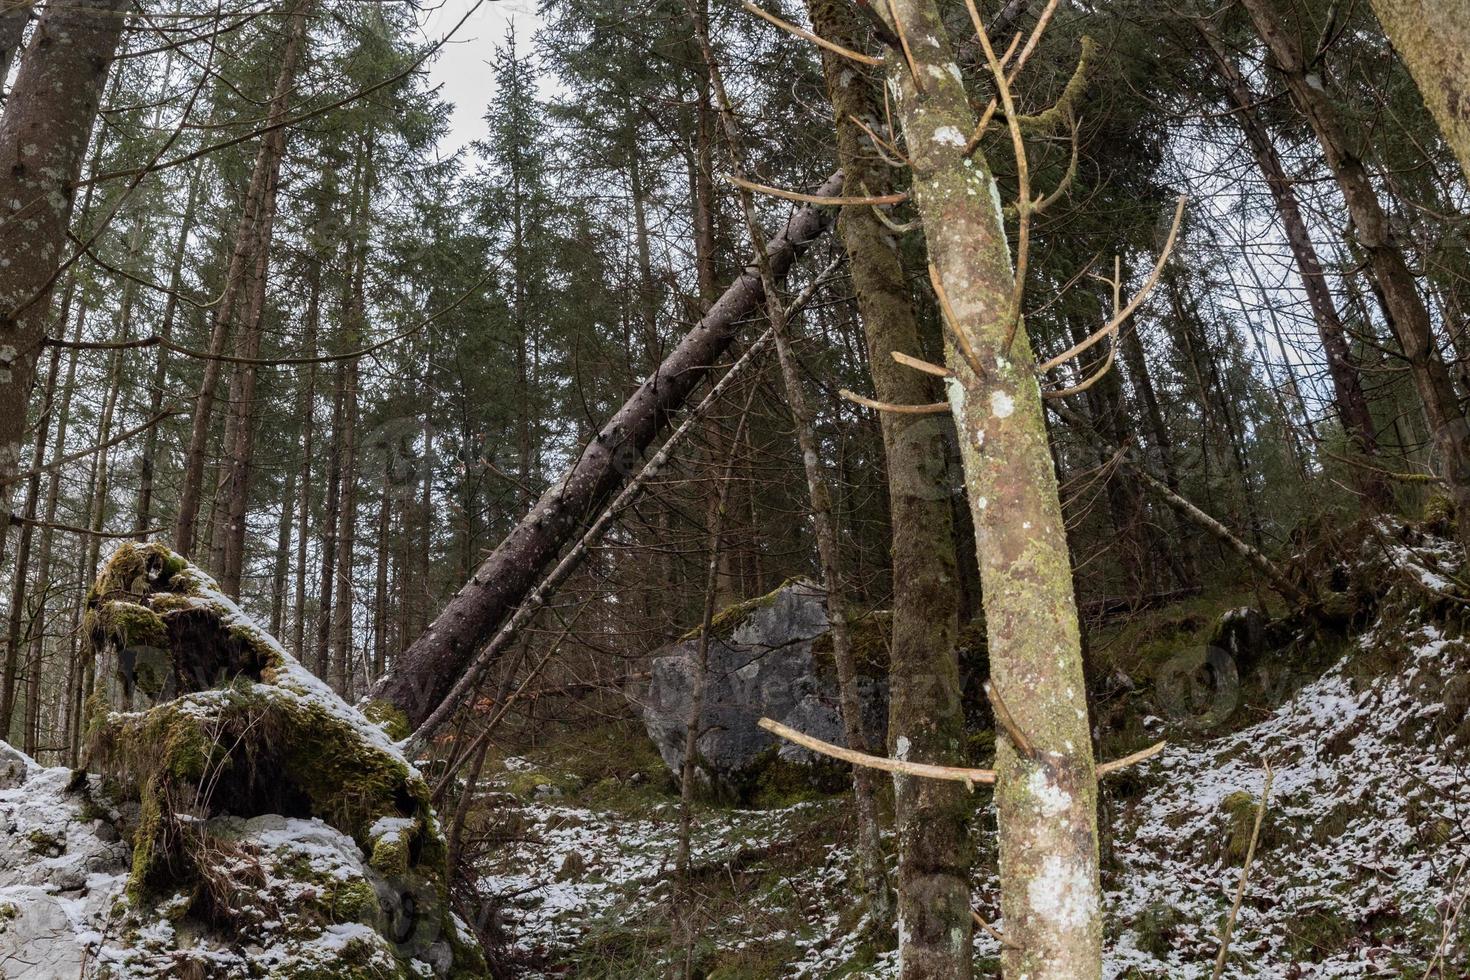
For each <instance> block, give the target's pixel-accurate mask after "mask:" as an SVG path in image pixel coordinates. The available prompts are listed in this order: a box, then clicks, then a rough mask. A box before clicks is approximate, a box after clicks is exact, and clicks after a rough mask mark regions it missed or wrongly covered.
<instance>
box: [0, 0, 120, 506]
mask: <svg viewBox="0 0 1470 980" xmlns="http://www.w3.org/2000/svg"><path fill="white" fill-rule="evenodd" d="M125 6H126V5H125V4H124V3H123V2H122V0H75V2H70V3H64V4H56V5H54V6H48V7H47V8H46V12H45V14H43V15H42V17H41V21H40V23H39V24H37V25H36V30H35V32H34V33H33V34H32V36H31V42H30V54H29V55H28V56H27V57H26V58H25V60H24V61H23V62H22V63H21V68H20V74H19V75H18V76H17V77H16V80H15V88H14V89H13V90H12V92H11V95H10V99H9V100H8V101H7V103H6V111H5V114H4V117H3V118H0V160H5V161H6V165H5V167H4V168H3V169H0V200H3V201H6V202H10V205H11V206H8V207H7V208H6V209H5V214H4V217H3V218H0V255H4V256H5V260H6V261H5V263H4V266H3V267H0V517H8V516H9V514H10V490H11V484H12V483H14V481H15V474H16V471H17V469H18V467H19V464H20V444H21V439H22V438H23V437H24V435H25V427H26V407H27V405H28V404H29V402H30V394H31V385H32V382H33V381H34V378H35V372H36V357H37V354H38V353H39V351H40V347H41V340H42V338H43V337H44V336H45V334H46V326H47V323H48V321H49V318H50V314H51V290H52V286H53V285H54V282H55V279H56V274H57V270H58V269H59V268H60V266H61V264H62V262H63V261H64V257H65V255H66V254H67V253H68V251H69V250H70V244H69V243H68V241H67V230H68V224H69V222H70V220H71V213H72V197H73V194H72V192H73V187H74V185H75V184H76V181H77V179H78V177H79V176H80V175H81V168H82V158H83V156H84V155H85V154H86V151H87V144H88V140H89V136H90V134H91V132H92V123H93V121H94V120H95V119H96V117H97V107H98V103H99V101H100V99H101V97H102V88H103V83H104V82H105V81H106V79H107V73H108V69H109V68H110V67H111V65H112V58H113V55H114V54H115V53H116V51H117V45H118V40H119V38H120V37H121V36H122V28H123V22H124V20H125V18H124V17H123V16H122V10H123V8H124V7H125Z"/></svg>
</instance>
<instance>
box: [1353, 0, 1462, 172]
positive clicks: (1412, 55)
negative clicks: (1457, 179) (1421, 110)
mask: <svg viewBox="0 0 1470 980" xmlns="http://www.w3.org/2000/svg"><path fill="white" fill-rule="evenodd" d="M1372 4H1373V12H1374V13H1375V14H1377V15H1378V22H1379V23H1380V24H1382V25H1383V31H1384V33H1385V34H1387V35H1388V39H1389V41H1391V42H1392V43H1393V47H1394V50H1395V51H1397V52H1398V53H1399V57H1400V58H1402V59H1403V61H1404V64H1405V65H1407V66H1408V69H1409V74H1410V75H1413V76H1414V83H1415V84H1416V85H1418V86H1419V94H1420V95H1422V96H1423V97H1424V104H1425V106H1427V107H1428V108H1429V114H1430V115H1431V116H1433V117H1434V121H1435V122H1437V123H1439V128H1440V131H1441V132H1442V133H1444V138H1445V142H1447V143H1449V144H1450V149H1452V150H1454V151H1455V156H1456V157H1458V158H1459V160H1460V167H1461V168H1462V169H1463V170H1464V171H1465V179H1466V180H1470V5H1467V4H1466V3H1465V0H1372Z"/></svg>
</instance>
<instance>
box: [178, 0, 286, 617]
mask: <svg viewBox="0 0 1470 980" xmlns="http://www.w3.org/2000/svg"><path fill="white" fill-rule="evenodd" d="M311 2H312V0H297V4H296V6H295V8H293V10H292V14H291V34H290V36H289V38H288V40H287V42H286V49H285V51H284V52H283V54H282V58H281V68H280V72H279V73H278V75H277V76H276V87H275V91H274V93H273V94H272V96H271V104H270V109H269V112H268V115H267V118H268V120H269V121H271V122H279V121H280V120H282V119H284V118H285V115H286V112H287V111H288V110H289V108H290V96H291V89H292V86H293V85H294V83H295V78H296V68H297V66H298V64H299V63H300V60H301V52H302V49H303V48H304V47H305V30H306V16H307V12H308V10H309V9H310V5H311ZM287 132H288V127H284V126H281V127H278V128H276V129H272V130H269V131H268V132H267V133H266V134H265V135H264V136H263V137H261V141H260V149H259V150H258V151H257V152H256V155H255V166H254V169H253V170H252V171H251V174H250V186H249V188H248V189H247V191H246V193H245V200H244V202H243V204H242V205H241V210H240V219H239V222H238V223H237V225H236V227H235V241H234V247H233V250H232V251H231V253H230V263H229V267H228V270H227V271H226V273H225V288H224V291H223V293H222V295H221V297H220V300H219V305H218V306H217V307H215V318H214V328H213V330H212V331H211V332H210V337H209V353H210V355H211V357H210V359H208V360H206V361H205V362H204V376H203V378H202V379H201V381H200V383H199V391H198V393H197V394H196V395H195V397H194V416H193V427H192V428H191V430H190V432H189V446H188V450H187V451H186V453H185V457H184V482H183V487H182V488H181V490H180V492H179V513H178V519H177V521H176V522H175V529H174V550H175V551H177V552H178V553H179V554H181V555H184V556H185V557H188V556H189V555H191V554H192V553H193V551H194V547H195V530H196V529H195V525H196V524H197V523H198V520H199V504H200V497H201V492H202V487H203V482H204V456H205V451H206V449H207V447H208V444H209V433H210V429H211V427H212V425H213V421H214V402H215V397H216V393H217V391H218V389H219V378H220V371H221V367H222V362H221V361H219V360H218V359H217V358H218V357H219V356H220V355H221V354H223V353H224V350H225V343H226V341H227V340H228V339H229V335H230V332H231V330H232V328H233V327H234V325H235V320H236V319H237V318H239V317H240V306H241V305H242V295H241V294H242V292H243V294H244V296H243V305H244V306H245V308H246V311H245V317H246V323H245V325H246V328H247V329H246V332H247V333H249V332H250V321H251V320H254V319H256V318H257V316H258V314H257V313H256V312H255V311H256V310H257V309H258V304H256V303H255V302H254V299H253V296H252V292H254V291H255V290H256V289H257V288H264V284H263V283H262V284H261V285H260V286H259V287H257V286H256V285H255V282H256V280H257V278H258V276H259V275H260V274H261V273H260V271H259V270H260V266H261V264H262V262H263V260H264V256H265V255H266V254H267V253H268V252H269V250H270V243H271V236H272V230H273V224H274V220H275V209H276V184H277V182H278V181H279V179H280V173H281V160H282V158H283V157H284V156H285V153H286V136H287ZM243 343H244V344H247V345H248V344H249V343H250V342H249V341H248V340H247V341H244V342H243ZM256 343H257V345H258V341H257V342H256ZM253 377H254V374H253V370H252V371H251V378H252V381H251V384H252V389H253ZM226 451H227V452H228V447H227V450H226ZM240 479H241V480H244V479H245V477H244V475H243V474H241V476H240ZM231 480H232V484H233V482H234V480H235V478H234V477H232V478H231ZM232 533H234V532H233V529H232ZM239 533H241V534H242V535H243V533H244V528H243V526H241V527H240V528H239ZM237 577H238V576H237ZM237 591H238V588H237Z"/></svg>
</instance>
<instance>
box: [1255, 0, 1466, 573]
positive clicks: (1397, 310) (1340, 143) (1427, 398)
mask: <svg viewBox="0 0 1470 980" xmlns="http://www.w3.org/2000/svg"><path fill="white" fill-rule="evenodd" d="M1242 5H1243V6H1244V7H1245V9H1246V12H1247V13H1248V14H1249V15H1250V18H1251V21H1252V22H1253V23H1254V24H1255V28H1256V32H1257V33H1258V34H1259V35H1260V36H1261V40H1263V41H1265V42H1266V46H1267V47H1268V48H1269V49H1270V51H1271V55H1272V57H1273V58H1274V59H1275V61H1276V66H1277V68H1278V69H1280V72H1281V75H1282V77H1283V78H1284V79H1285V81H1286V87H1287V90H1288V91H1289V92H1290V93H1291V98H1292V101H1293V102H1294V103H1296V107H1297V109H1298V110H1299V111H1300V112H1301V113H1302V114H1303V115H1304V116H1306V117H1307V121H1308V122H1309V123H1311V126H1312V130H1313V132H1315V133H1316V135H1317V140H1318V142H1320V143H1321V145H1322V152H1323V155H1324V156H1325V157H1326V159H1327V166H1328V167H1329V168H1330V169H1331V170H1332V173H1333V176H1334V177H1336V179H1337V186H1338V188H1339V190H1341V192H1342V196H1343V199H1344V200H1345V201H1346V202H1347V209H1348V214H1349V216H1350V217H1351V218H1352V222H1353V235H1354V237H1355V239H1356V241H1357V244H1358V245H1359V246H1360V247H1361V248H1362V249H1363V250H1364V251H1365V252H1366V253H1367V255H1368V265H1369V268H1371V269H1372V272H1373V278H1374V281H1375V285H1376V286H1377V288H1378V293H1379V296H1380V300H1381V302H1382V305H1383V311H1384V313H1385V315H1386V317H1387V319H1388V322H1389V324H1390V326H1391V327H1392V328H1393V331H1394V335H1395V337H1396V338H1397V340H1398V342H1399V346H1400V347H1401V348H1402V349H1403V352H1404V359H1405V360H1407V361H1408V363H1409V371H1410V374H1411V375H1412V377H1413V379H1414V388H1415V390H1416V391H1417V392H1418V393H1419V400H1420V401H1421V402H1422V403H1423V405H1424V415H1425V417H1426V419H1427V420H1428V422H1429V427H1430V430H1431V433H1430V434H1431V437H1432V438H1433V440H1434V448H1435V450H1436V451H1437V452H1438V454H1439V457H1440V468H1441V473H1440V475H1441V476H1442V477H1443V479H1444V481H1445V486H1446V488H1447V489H1448V490H1449V493H1450V497H1451V499H1452V500H1453V501H1454V504H1455V511H1456V513H1457V514H1459V515H1460V520H1459V535H1460V544H1461V546H1462V547H1463V548H1465V549H1466V551H1467V553H1470V424H1467V422H1466V419H1465V415H1464V413H1463V412H1461V411H1460V405H1459V399H1458V397H1457V395H1456V393H1455V387H1454V383H1453V382H1452V381H1451V380H1450V372H1449V369H1448V368H1447V367H1445V363H1444V360H1443V359H1442V358H1441V357H1440V355H1439V351H1438V350H1437V349H1436V347H1435V345H1434V334H1433V331H1432V329H1431V326H1430V320H1429V310H1428V309H1427V308H1426V307H1425V305H1424V299H1423V297H1422V296H1420V295H1419V288H1418V284H1417V283H1416V282H1415V281H1414V274H1413V273H1412V272H1410V271H1409V266H1408V264H1407V263H1406V262H1405V260H1404V252H1403V249H1402V248H1401V247H1400V246H1399V245H1398V244H1397V243H1396V242H1395V241H1394V238H1393V232H1392V229H1391V227H1390V225H1389V221H1388V216H1387V215H1386V214H1385V213H1384V210H1383V205H1382V203H1381V202H1380V201H1379V200H1378V194H1377V192H1376V191H1375V190H1374V188H1373V182H1372V179H1371V178H1370V176H1369V174H1368V168H1367V167H1366V166H1365V165H1364V164H1363V161H1362V159H1361V158H1360V157H1359V156H1358V154H1357V153H1356V152H1355V151H1354V150H1353V148H1352V147H1351V146H1349V144H1348V138H1347V133H1346V131H1345V130H1344V129H1343V125H1342V121H1341V119H1340V118H1339V115H1338V112H1337V107H1336V106H1335V105H1333V103H1332V97H1331V95H1329V93H1328V91H1327V89H1326V88H1325V87H1324V85H1323V83H1322V80H1321V78H1320V77H1319V76H1317V75H1315V74H1313V73H1311V72H1310V71H1309V69H1308V66H1307V64H1306V61H1305V59H1304V58H1303V56H1302V52H1301V47H1300V45H1299V44H1298V42H1297V39H1296V38H1295V37H1293V36H1292V35H1291V34H1290V33H1288V31H1287V29H1286V27H1285V25H1283V23H1282V22H1281V18H1280V15H1279V13H1278V11H1277V9H1276V7H1275V4H1274V3H1273V2H1272V0H1242Z"/></svg>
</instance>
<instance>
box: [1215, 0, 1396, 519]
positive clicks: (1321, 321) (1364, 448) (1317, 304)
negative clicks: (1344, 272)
mask: <svg viewBox="0 0 1470 980" xmlns="http://www.w3.org/2000/svg"><path fill="white" fill-rule="evenodd" d="M1195 23H1196V26H1197V27H1198V29H1199V32H1200V36H1201V37H1202V38H1203V39H1204V41H1205V44H1206V46H1207V47H1208V48H1209V53H1210V61H1211V63H1212V64H1213V65H1214V68H1215V71H1216V73H1217V74H1218V75H1219V76H1220V81H1221V83H1222V85H1223V86H1224V88H1225V91H1226V92H1227V93H1229V96H1230V100H1231V101H1232V102H1234V103H1235V107H1236V109H1237V111H1236V113H1235V114H1234V118H1235V119H1236V121H1237V122H1238V123H1239V124H1240V128H1241V131H1242V132H1244V133H1245V138H1246V142H1247V143H1248V144H1249V145H1250V149H1251V155H1252V156H1253V157H1254V158H1255V161H1256V166H1257V167H1258V168H1259V169H1260V171H1261V175H1262V176H1263V177H1265V178H1266V186H1267V187H1268V188H1269V189H1270V191H1271V198H1272V200H1273V201H1275V203H1276V212H1277V214H1279V215H1280V217H1281V225H1282V227H1283V229H1285V231H1286V242H1287V245H1288V246H1289V247H1290V248H1291V254H1292V258H1293V260H1294V261H1295V263H1296V271H1297V277H1298V278H1300V279H1301V282H1302V289H1303V290H1304V291H1305V292H1306V294H1307V304H1308V305H1309V306H1310V307H1311V309H1312V318H1313V320H1315V321H1316V324H1317V336H1318V337H1320V338H1321V339H1322V350H1323V352H1324V353H1325V354H1326V355H1327V372H1328V375H1329V376H1330V377H1331V378H1332V389H1333V396H1334V397H1333V405H1334V406H1335V407H1336V408H1337V415H1338V418H1339V419H1340V420H1341V422H1342V427H1343V431H1344V432H1346V433H1347V435H1348V438H1349V439H1350V440H1352V442H1353V443H1354V445H1355V446H1356V447H1357V449H1358V451H1359V452H1361V453H1362V454H1363V455H1365V456H1370V457H1371V456H1376V455H1377V454H1378V433H1377V429H1376V427H1375V426H1374V424H1373V415H1372V413H1371V412H1370V411H1369V410H1368V399H1367V396H1366V395H1364V394H1363V382H1362V378H1361V377H1359V375H1358V367H1357V365H1356V364H1354V363H1353V361H1352V353H1351V351H1350V350H1349V349H1348V343H1347V335H1346V331H1344V329H1343V326H1342V318H1341V317H1340V316H1339V315H1338V312H1337V304H1336V303H1335V302H1334V301H1333V299H1332V290H1331V289H1329V288H1328V287H1327V277H1326V274H1325V273H1323V271H1322V263H1321V262H1320V261H1318V259H1317V247H1316V245H1315V244H1313V242H1312V236H1311V232H1310V231H1309V229H1308V228H1307V222H1306V219H1305V218H1304V217H1303V216H1302V209H1301V205H1300V204H1299V203H1298V202H1297V199H1296V190H1295V189H1294V188H1293V187H1292V182H1291V178H1290V177H1288V176H1287V173H1286V168H1285V167H1284V166H1283V165H1282V163H1281V157H1280V155H1279V154H1278V153H1277V152H1276V144H1275V143H1274V142H1273V141H1272V139H1271V135H1270V134H1269V133H1268V132H1267V131H1266V127H1265V125H1264V124H1263V123H1262V122H1261V119H1260V116H1259V114H1258V113H1257V111H1256V105H1257V102H1258V100H1257V98H1256V96H1255V93H1253V92H1251V90H1250V88H1249V87H1248V86H1247V85H1246V81H1245V79H1244V78H1243V77H1242V76H1241V74H1240V70H1239V69H1238V68H1237V67H1236V65H1235V62H1234V61H1233V60H1231V58H1230V55H1229V53H1228V52H1226V51H1225V49H1224V48H1223V47H1222V46H1221V44H1220V41H1219V39H1218V38H1216V37H1215V35H1214V34H1213V33H1212V32H1211V31H1210V29H1209V28H1208V27H1207V26H1206V25H1205V24H1204V23H1201V22H1199V21H1196V22H1195ZM1355 472H1356V473H1357V478H1358V480H1359V481H1360V489H1361V490H1362V491H1363V493H1364V495H1365V496H1366V497H1367V498H1368V502H1369V504H1370V505H1371V506H1373V507H1375V508H1377V509H1380V510H1382V509H1385V508H1387V507H1388V506H1390V504H1391V502H1392V501H1391V498H1390V496H1389V492H1388V485H1387V484H1386V483H1385V482H1384V480H1383V478H1382V477H1381V476H1377V475H1375V474H1374V473H1373V471H1372V470H1366V469H1360V470H1356V471H1355Z"/></svg>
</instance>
